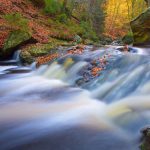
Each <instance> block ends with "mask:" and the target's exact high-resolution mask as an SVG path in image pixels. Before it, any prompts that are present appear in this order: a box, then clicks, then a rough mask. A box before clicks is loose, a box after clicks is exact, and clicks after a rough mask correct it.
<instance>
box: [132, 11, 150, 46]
mask: <svg viewBox="0 0 150 150" xmlns="http://www.w3.org/2000/svg"><path fill="white" fill-rule="evenodd" d="M131 28H132V31H133V37H134V45H150V8H148V9H147V10H146V11H145V12H143V13H142V14H141V15H140V16H138V17H137V18H136V19H135V20H133V21H132V22H131Z"/></svg>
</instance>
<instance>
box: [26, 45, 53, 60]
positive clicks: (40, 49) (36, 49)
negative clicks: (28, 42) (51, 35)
mask: <svg viewBox="0 0 150 150" xmlns="http://www.w3.org/2000/svg"><path fill="white" fill-rule="evenodd" d="M54 48H55V45H52V44H43V45H41V46H32V47H30V48H29V50H28V52H29V53H30V54H31V56H32V57H39V56H43V55H47V54H48V53H50V51H51V50H52V49H54Z"/></svg>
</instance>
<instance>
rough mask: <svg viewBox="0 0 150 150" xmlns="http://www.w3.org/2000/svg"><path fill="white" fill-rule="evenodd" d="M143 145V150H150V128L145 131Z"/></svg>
mask: <svg viewBox="0 0 150 150" xmlns="http://www.w3.org/2000/svg"><path fill="white" fill-rule="evenodd" d="M142 132H143V143H142V144H141V146H140V148H141V150H150V128H146V129H144V130H143V131H142Z"/></svg>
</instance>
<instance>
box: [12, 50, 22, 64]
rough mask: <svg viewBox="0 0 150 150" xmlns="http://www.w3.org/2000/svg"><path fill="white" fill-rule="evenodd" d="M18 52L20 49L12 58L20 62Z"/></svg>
mask: <svg viewBox="0 0 150 150" xmlns="http://www.w3.org/2000/svg"><path fill="white" fill-rule="evenodd" d="M20 52H21V50H18V51H16V52H15V53H14V55H13V60H16V62H20Z"/></svg>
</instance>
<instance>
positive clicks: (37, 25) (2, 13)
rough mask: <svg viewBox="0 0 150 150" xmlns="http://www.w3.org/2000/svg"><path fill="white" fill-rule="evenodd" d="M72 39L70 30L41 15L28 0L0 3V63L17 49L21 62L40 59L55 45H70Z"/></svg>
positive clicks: (72, 33)
mask: <svg viewBox="0 0 150 150" xmlns="http://www.w3.org/2000/svg"><path fill="white" fill-rule="evenodd" d="M75 35H76V30H74V28H71V27H68V26H67V25H65V24H63V23H60V22H58V21H57V20H54V19H53V18H51V17H49V16H47V15H45V14H44V13H43V10H42V9H40V8H38V7H36V5H34V4H33V2H31V1H29V0H9V1H7V0H0V58H1V59H8V58H9V57H11V56H12V54H13V52H14V51H16V50H18V49H21V50H22V56H24V58H26V57H28V56H31V57H32V55H33V56H34V57H38V56H42V55H45V54H47V53H48V52H49V51H50V49H54V48H55V47H56V46H57V45H62V44H68V43H70V42H71V43H72V41H73V40H74V36H75ZM24 52H25V55H24V54H23V53H24ZM30 61H31V60H30ZM32 61H33V60H32Z"/></svg>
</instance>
